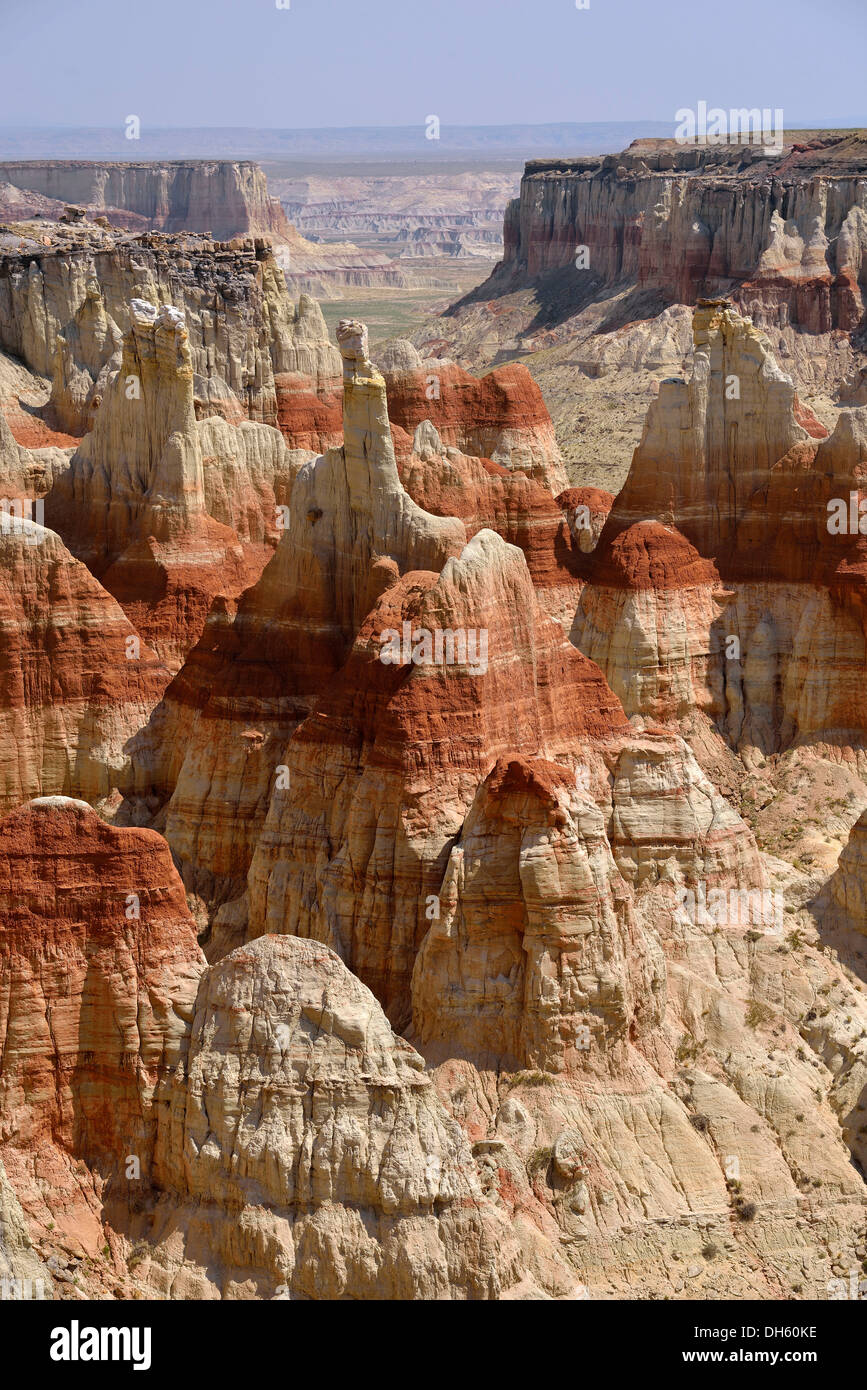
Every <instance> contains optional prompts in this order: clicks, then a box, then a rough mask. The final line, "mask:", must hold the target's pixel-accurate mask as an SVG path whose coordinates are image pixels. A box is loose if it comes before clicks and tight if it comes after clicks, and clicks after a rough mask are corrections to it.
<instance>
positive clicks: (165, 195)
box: [0, 159, 288, 241]
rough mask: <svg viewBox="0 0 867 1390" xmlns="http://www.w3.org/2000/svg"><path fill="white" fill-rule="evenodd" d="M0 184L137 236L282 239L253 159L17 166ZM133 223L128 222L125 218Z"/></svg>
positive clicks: (278, 211)
mask: <svg viewBox="0 0 867 1390" xmlns="http://www.w3.org/2000/svg"><path fill="white" fill-rule="evenodd" d="M0 181H3V182H5V183H9V184H12V185H13V186H14V187H16V188H21V189H31V190H32V191H33V192H34V193H38V194H41V195H42V196H43V197H46V198H52V199H55V200H57V201H58V202H63V203H73V204H78V205H80V206H83V207H86V208H88V209H90V211H91V212H92V213H93V214H94V215H97V214H101V213H106V212H107V213H108V214H109V220H110V221H112V222H113V223H114V225H115V226H127V225H128V226H130V227H131V228H132V229H134V230H143V229H145V228H151V229H153V230H156V231H165V232H180V231H187V232H206V233H208V234H209V235H210V236H214V237H216V238H217V240H218V241H228V240H230V239H231V238H232V237H236V236H248V235H252V236H264V235H268V234H274V235H276V236H282V235H284V234H285V233H286V232H287V231H288V223H287V221H286V217H285V214H284V213H283V209H282V208H281V206H280V203H279V201H278V200H277V199H276V198H272V197H271V196H270V194H269V193H268V184H267V181H266V178H265V175H264V174H263V172H262V170H261V169H260V168H259V166H258V164H254V163H252V162H250V161H248V160H243V161H241V160H239V161H229V160H173V161H170V162H167V163H161V164H156V163H133V162H130V163H110V164H95V163H91V162H90V161H88V160H66V159H62V160H61V159H46V160H43V159H39V160H33V161H31V162H27V161H24V160H13V161H11V162H8V163H4V164H0ZM124 212H126V213H132V214H133V217H131V218H128V219H124V217H123V215H122V214H123V213H124Z"/></svg>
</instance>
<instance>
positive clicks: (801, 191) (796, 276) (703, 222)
mask: <svg viewBox="0 0 867 1390" xmlns="http://www.w3.org/2000/svg"><path fill="white" fill-rule="evenodd" d="M864 158H865V152H864V148H863V141H859V140H858V138H857V137H845V136H843V137H838V138H837V139H836V140H834V139H829V140H828V141H827V142H826V143H819V142H817V143H816V144H815V145H813V146H806V147H799V146H794V147H792V146H789V147H787V148H786V149H785V150H784V153H783V156H782V157H781V158H780V157H773V156H766V155H764V154H763V152H762V150H761V149H760V148H753V147H739V146H729V145H724V146H699V147H688V148H684V147H677V146H664V147H662V148H656V149H655V148H653V142H643V143H642V142H637V145H636V147H633V148H630V149H629V150H627V151H625V152H624V153H623V154H620V155H608V156H606V157H605V158H604V159H585V160H576V161H567V160H531V161H530V162H529V163H528V164H527V167H526V170H525V173H524V178H523V180H522V184H521V194H520V197H519V199H518V200H517V201H515V202H512V203H511V204H510V205H509V208H508V211H507V214H506V225H505V242H506V253H505V258H504V262H503V266H502V271H501V272H500V274H501V276H502V277H514V276H517V277H527V278H528V279H533V278H535V277H537V276H540V275H544V274H546V273H547V272H550V271H554V270H559V269H561V268H563V267H566V266H570V265H571V266H573V267H575V262H576V252H577V251H578V248H579V247H581V246H584V247H586V249H587V252H588V255H587V264H586V269H588V270H589V275H588V276H587V279H588V280H591V279H592V281H593V284H594V288H595V287H596V286H598V284H599V283H600V282H601V283H604V284H613V283H615V282H616V281H618V280H621V279H629V280H632V281H634V283H635V284H636V285H637V286H638V287H642V288H650V289H656V290H659V291H660V292H662V293H663V294H664V295H665V296H666V297H667V298H668V299H669V300H671V301H678V302H680V303H684V304H693V303H695V301H696V299H697V298H698V297H699V296H701V295H712V294H720V293H728V294H734V295H736V298H737V301H738V303H739V304H740V305H742V307H743V308H744V309H745V310H746V311H748V312H750V313H751V314H752V315H753V317H754V319H755V321H756V322H757V323H759V324H760V325H761V326H763V325H766V324H767V325H770V324H776V325H778V326H784V325H786V324H791V325H793V326H795V327H798V328H801V329H803V330H805V331H807V332H812V333H825V332H828V331H830V330H831V329H833V328H839V329H842V330H843V331H846V332H848V331H850V330H852V329H853V328H855V327H856V326H857V325H858V323H859V322H860V320H861V317H862V315H863V312H864V301H863V294H864V291H865V288H867V181H865V169H864Z"/></svg>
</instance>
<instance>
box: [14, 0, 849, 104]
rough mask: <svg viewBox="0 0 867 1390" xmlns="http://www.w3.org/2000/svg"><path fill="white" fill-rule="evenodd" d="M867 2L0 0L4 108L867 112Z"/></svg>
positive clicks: (662, 0) (753, 0)
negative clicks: (703, 106)
mask: <svg viewBox="0 0 867 1390" xmlns="http://www.w3.org/2000/svg"><path fill="white" fill-rule="evenodd" d="M865 53H867V0H822V3H821V4H816V3H815V0H810V2H809V3H808V2H807V0H787V3H785V4H780V3H779V0H776V2H775V3H773V4H768V3H762V0H717V3H713V0H659V2H658V3H652V0H590V8H589V9H587V10H578V9H576V6H575V0H291V5H290V8H289V9H284V10H278V9H277V5H276V0H59V3H56V0H0V124H4V125H11V124H14V125H45V126H48V125H73V126H79V125H99V126H115V125H122V123H123V120H124V118H125V117H126V116H127V115H128V114H130V113H135V114H137V115H139V116H140V117H141V119H142V123H143V125H144V124H146V125H148V126H151V127H153V126H178V125H181V126H216V125H233V126H237V125H242V126H272V127H273V126H277V127H299V126H301V127H311V126H353V125H365V126H370V125H413V124H415V123H416V122H421V123H423V122H424V119H425V117H426V116H427V115H429V114H437V115H438V116H439V117H440V119H441V121H442V122H443V124H444V125H445V124H446V123H451V124H456V125H498V124H504V123H507V124H512V123H516V122H522V123H523V122H529V123H538V122H548V121H610V120H640V119H647V120H672V121H673V119H674V112H675V111H676V110H677V108H678V107H682V106H690V107H694V106H695V105H696V103H697V102H698V101H699V100H705V101H707V102H708V104H709V105H718V106H723V107H726V108H728V107H732V106H761V107H764V106H768V107H772V108H773V107H782V108H783V110H784V112H785V120H786V124H787V125H791V124H793V123H794V122H795V121H798V122H801V123H805V122H807V123H812V122H824V121H826V120H830V119H837V120H846V121H850V122H856V123H860V124H864V125H867V110H865V97H864V92H865V82H864V61H865Z"/></svg>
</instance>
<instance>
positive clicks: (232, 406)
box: [0, 226, 341, 449]
mask: <svg viewBox="0 0 867 1390" xmlns="http://www.w3.org/2000/svg"><path fill="white" fill-rule="evenodd" d="M48 241H49V245H48V248H47V249H46V247H45V246H44V245H42V243H41V241H40V242H37V241H35V240H32V241H30V240H28V241H27V243H26V249H25V250H24V251H16V252H15V253H10V254H5V255H3V256H0V349H2V351H3V352H7V353H12V354H14V355H15V356H16V357H19V358H21V359H22V360H23V361H24V362H26V363H27V365H28V366H29V367H31V368H32V369H33V370H34V371H35V372H38V373H40V374H41V375H42V376H47V377H49V378H52V395H51V402H50V407H49V410H48V414H49V415H50V418H51V420H52V421H53V422H54V423H57V422H65V424H64V425H63V427H64V428H66V427H69V428H70V429H71V428H72V426H73V425H74V426H75V430H74V431H73V432H75V433H82V432H83V430H84V429H85V428H90V427H91V424H92V419H93V415H94V414H95V411H96V409H97V408H98V403H99V399H100V398H101V396H102V394H103V389H102V388H103V385H104V378H105V375H106V374H110V372H111V371H112V370H113V369H114V367H115V366H116V355H117V350H118V343H119V335H122V334H123V333H126V332H128V331H129V329H130V327H131V326H132V318H131V313H130V307H129V306H130V304H131V302H132V301H133V300H134V299H137V298H138V299H143V300H146V301H147V302H149V303H154V304H168V305H171V306H174V307H175V308H177V309H178V310H179V311H180V312H181V313H182V315H183V317H184V322H185V323H186V325H187V331H188V334H189V342H190V353H191V358H192V364H193V373H194V376H193V384H194V399H195V403H196V412H197V415H198V416H200V417H204V416H209V415H214V414H219V415H222V416H224V417H225V418H226V419H228V420H230V421H232V422H237V421H239V420H242V419H244V418H247V419H251V420H256V421H261V422H263V423H266V424H270V425H278V424H279V426H280V428H281V430H282V431H283V433H284V435H285V436H286V438H287V442H288V443H289V444H290V446H297V447H302V448H317V449H319V448H324V447H328V445H330V444H334V443H337V442H339V437H340V400H339V381H340V371H341V368H340V358H339V354H338V353H337V351H336V349H335V348H334V346H333V345H332V344H330V343H329V341H328V336H327V333H326V329H325V323H324V320H323V318H322V314H321V311H320V310H319V306H318V305H317V304H316V303H315V301H314V300H312V299H310V298H309V296H306V295H302V296H301V299H300V301H299V303H298V305H297V306H296V305H294V304H293V303H292V301H291V300H290V298H289V296H288V294H287V292H286V285H285V282H284V280H283V276H282V273H281V271H280V269H279V267H278V265H277V263H276V261H275V260H274V255H273V252H272V249H271V247H270V245H269V244H268V243H267V242H265V241H263V240H261V239H258V238H252V239H251V238H241V239H239V240H235V241H233V242H232V243H231V244H229V243H227V242H214V241H211V240H209V239H208V238H206V237H200V236H199V237H197V236H193V235H187V234H179V235H177V236H164V235H160V234H156V233H154V234H145V235H142V236H138V237H124V236H120V235H119V234H118V233H116V232H112V231H108V230H105V229H100V228H97V227H92V226H85V227H82V228H78V227H76V228H74V229H70V230H69V231H68V232H66V231H64V232H62V233H61V232H58V231H56V230H55V229H53V230H52V236H50V237H49V238H48ZM296 422H297V424H296Z"/></svg>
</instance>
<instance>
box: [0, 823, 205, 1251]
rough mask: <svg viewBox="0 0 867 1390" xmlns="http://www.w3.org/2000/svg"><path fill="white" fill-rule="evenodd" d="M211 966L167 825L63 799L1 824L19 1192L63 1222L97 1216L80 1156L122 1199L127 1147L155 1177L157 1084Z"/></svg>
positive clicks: (9, 1071)
mask: <svg viewBox="0 0 867 1390" xmlns="http://www.w3.org/2000/svg"><path fill="white" fill-rule="evenodd" d="M202 965H203V960H202V956H201V953H200V951H199V948H198V945H197V943H196V936H195V929H194V925H193V921H192V918H191V917H190V914H189V912H188V911H187V907H186V902H185V900H184V891H183V887H182V885H181V882H180V880H179V878H178V876H177V873H176V871H175V869H174V866H173V864H172V861H171V855H170V854H169V851H168V846H167V845H166V843H165V841H164V840H163V839H162V837H161V836H160V835H157V834H156V833H155V832H153V831H150V830H117V829H114V828H113V827H111V826H109V825H106V824H105V823H104V822H103V821H101V820H100V819H99V817H98V816H97V815H96V813H95V812H94V811H92V810H91V808H90V807H89V806H87V805H85V804H84V803H83V802H78V801H70V800H67V799H66V798H60V797H51V798H48V799H46V800H41V801H35V802H30V803H29V804H27V805H25V806H22V807H20V808H19V809H18V810H16V811H13V812H12V813H11V814H10V815H8V816H6V817H5V819H4V820H2V821H0V1053H2V1057H3V1087H2V1091H0V1135H2V1142H3V1158H4V1162H5V1164H6V1166H7V1170H8V1171H9V1174H10V1176H11V1177H12V1180H13V1182H14V1183H15V1186H16V1189H17V1190H18V1192H19V1195H21V1197H22V1200H25V1203H26V1204H27V1205H30V1206H31V1207H32V1208H33V1207H36V1208H38V1207H39V1205H40V1201H41V1202H44V1204H45V1206H47V1207H48V1214H50V1215H51V1216H53V1217H54V1219H55V1221H56V1223H57V1225H58V1227H59V1228H60V1230H61V1231H63V1230H64V1228H65V1227H67V1224H68V1226H69V1227H70V1228H71V1229H75V1228H77V1227H78V1228H80V1227H81V1225H82V1224H84V1225H85V1226H86V1225H88V1224H90V1223H92V1221H93V1215H92V1213H91V1212H89V1211H88V1210H87V1198H86V1195H85V1189H86V1186H87V1184H86V1183H82V1182H81V1179H80V1178H78V1179H77V1180H76V1177H75V1175H74V1172H73V1169H72V1166H71V1160H72V1159H74V1158H83V1159H85V1160H86V1161H87V1162H88V1164H89V1165H90V1166H91V1168H92V1169H93V1170H97V1171H99V1172H100V1173H101V1174H102V1176H103V1178H108V1177H110V1176H111V1175H112V1174H114V1175H115V1178H116V1179H117V1180H119V1181H120V1184H121V1186H122V1187H123V1188H124V1190H125V1192H126V1193H127V1199H128V1196H129V1193H130V1192H131V1191H133V1190H134V1188H135V1184H134V1183H131V1182H129V1181H126V1182H124V1181H123V1179H122V1176H121V1175H123V1174H124V1171H125V1167H126V1157H127V1155H133V1156H135V1157H136V1158H137V1159H138V1160H139V1165H140V1173H141V1176H142V1178H143V1179H144V1181H147V1180H148V1175H149V1169H150V1157H151V1153H152V1148H153V1143H154V1140H155V1113H154V1100H155V1093H156V1091H157V1088H158V1086H159V1083H160V1080H161V1079H162V1078H164V1077H165V1076H166V1075H167V1073H168V1071H169V1070H170V1069H171V1067H172V1066H173V1065H174V1064H175V1062H176V1061H177V1059H178V1056H179V1051H180V1046H181V1042H182V1040H183V1038H184V1036H185V1034H186V1031H187V1029H188V1026H189V1022H190V1019H191V1010H192V1005H193V1001H194V998H195V991H196V987H197V982H198V976H199V974H200V972H201V968H202ZM126 1176H127V1178H128V1177H129V1175H126ZM43 1214H44V1208H43Z"/></svg>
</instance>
